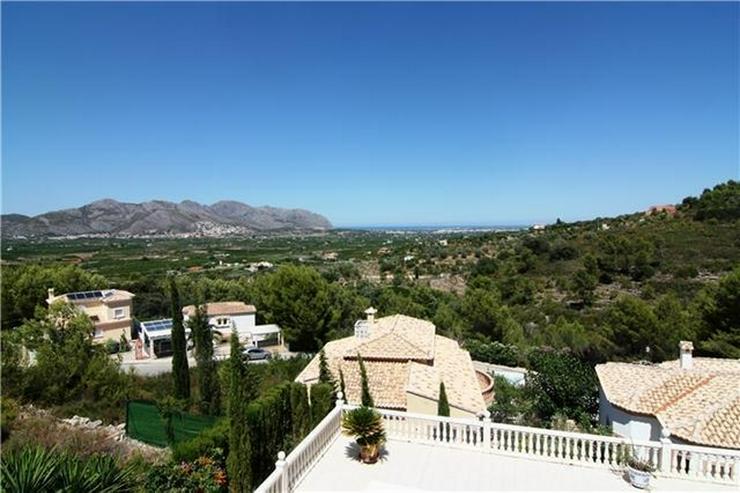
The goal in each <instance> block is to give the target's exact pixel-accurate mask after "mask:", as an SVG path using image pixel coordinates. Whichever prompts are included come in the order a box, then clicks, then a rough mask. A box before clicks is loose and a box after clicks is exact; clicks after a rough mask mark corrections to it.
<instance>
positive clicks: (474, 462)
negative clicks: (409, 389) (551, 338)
mask: <svg viewBox="0 0 740 493" xmlns="http://www.w3.org/2000/svg"><path fill="white" fill-rule="evenodd" d="M356 456H357V448H356V446H355V445H354V442H353V441H352V440H351V439H349V438H346V437H344V436H339V437H338V438H337V439H336V440H335V441H334V442H333V443H332V445H331V446H330V447H329V448H328V450H327V451H326V453H325V454H324V456H323V457H322V458H321V460H319V461H318V463H317V464H316V465H315V466H314V467H313V468H312V469H311V470H310V471H309V472H308V474H307V475H306V476H305V478H304V479H303V481H301V482H300V484H299V485H298V488H297V489H296V491H299V492H307V491H427V490H436V491H543V490H546V491H638V490H636V489H635V488H633V487H632V486H631V485H630V484H629V482H628V481H627V480H626V479H625V478H624V477H623V476H624V473H623V471H622V470H620V469H597V468H590V467H581V466H573V465H567V464H557V463H551V462H543V461H539V460H537V459H525V458H516V457H507V456H502V455H494V454H484V453H481V452H479V451H475V450H460V449H451V448H443V447H437V446H434V445H422V444H416V443H409V442H403V441H397V440H390V441H389V442H388V443H387V444H386V455H385V456H384V457H383V458H382V459H381V461H379V462H378V463H377V464H373V465H367V464H362V463H361V462H359V461H358V460H357V459H356ZM651 490H652V491H707V490H716V491H733V490H734V491H737V489H734V488H733V487H732V486H729V485H715V484H710V483H704V482H694V481H686V480H683V479H674V478H652V481H651Z"/></svg>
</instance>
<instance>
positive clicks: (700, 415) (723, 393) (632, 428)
mask: <svg viewBox="0 0 740 493" xmlns="http://www.w3.org/2000/svg"><path fill="white" fill-rule="evenodd" d="M679 348H680V358H679V359H678V360H673V361H666V362H664V363H660V364H639V363H606V364H602V365H597V366H596V373H597V375H598V377H599V421H600V422H601V424H603V425H606V426H609V427H611V429H612V431H613V432H614V433H615V434H616V435H618V436H622V437H626V438H630V439H632V440H659V439H660V438H661V437H662V436H664V437H667V438H670V440H671V441H673V442H674V443H688V444H696V445H707V446H712V447H726V448H740V360H733V359H721V358H694V357H693V355H692V351H693V344H692V343H691V342H689V341H681V343H680V344H679Z"/></svg>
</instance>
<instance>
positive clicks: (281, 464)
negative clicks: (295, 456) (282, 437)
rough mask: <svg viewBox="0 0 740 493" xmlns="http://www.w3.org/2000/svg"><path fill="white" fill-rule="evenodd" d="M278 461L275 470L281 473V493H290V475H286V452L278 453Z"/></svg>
mask: <svg viewBox="0 0 740 493" xmlns="http://www.w3.org/2000/svg"><path fill="white" fill-rule="evenodd" d="M277 456H278V460H277V462H275V469H276V470H277V471H280V480H279V484H280V493H288V491H289V488H290V487H289V481H288V475H287V474H286V473H285V452H283V451H282V450H281V451H280V452H278V454H277Z"/></svg>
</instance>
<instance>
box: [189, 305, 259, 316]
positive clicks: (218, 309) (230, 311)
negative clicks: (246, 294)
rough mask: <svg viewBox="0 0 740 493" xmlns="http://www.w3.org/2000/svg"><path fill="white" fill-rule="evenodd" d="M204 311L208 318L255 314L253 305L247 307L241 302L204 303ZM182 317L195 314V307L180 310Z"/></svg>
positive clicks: (190, 306) (255, 310)
mask: <svg viewBox="0 0 740 493" xmlns="http://www.w3.org/2000/svg"><path fill="white" fill-rule="evenodd" d="M206 310H207V312H208V315H209V316H217V315H245V314H249V313H257V309H256V308H255V307H254V305H247V304H246V303H243V302H241V301H219V302H216V303H206ZM182 313H183V315H185V316H187V317H192V316H193V314H195V305H188V306H186V307H184V308H183V309H182Z"/></svg>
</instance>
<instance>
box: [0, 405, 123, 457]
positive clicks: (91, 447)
mask: <svg viewBox="0 0 740 493" xmlns="http://www.w3.org/2000/svg"><path fill="white" fill-rule="evenodd" d="M29 446H35V447H40V448H43V449H54V450H57V451H60V452H68V453H70V454H75V455H80V456H91V455H95V454H106V455H112V456H115V457H121V458H122V457H123V455H124V454H125V450H124V449H122V448H121V447H120V444H119V443H118V442H115V441H114V440H109V439H107V435H106V434H105V433H104V432H102V431H99V430H86V429H82V428H75V427H69V426H63V425H61V424H60V423H59V422H58V421H57V420H56V419H55V418H54V417H53V416H50V415H38V416H26V417H23V418H18V419H17V420H16V422H15V424H14V426H13V429H12V432H11V435H10V437H9V438H8V440H7V441H5V442H4V443H3V453H5V452H11V451H12V452H18V451H21V450H24V449H26V448H28V447H29Z"/></svg>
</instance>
